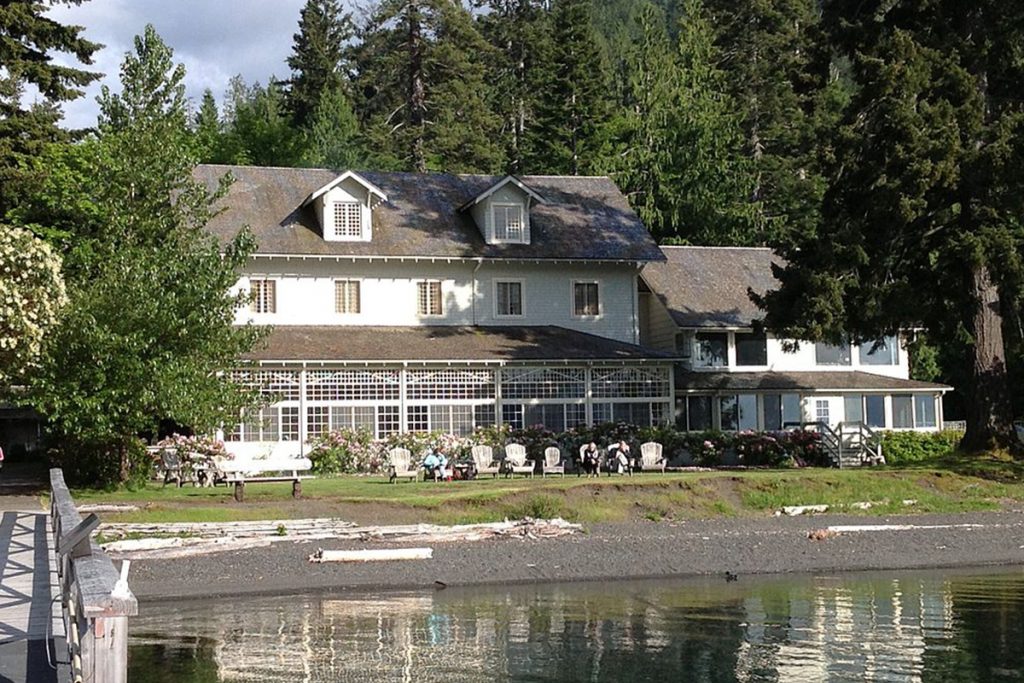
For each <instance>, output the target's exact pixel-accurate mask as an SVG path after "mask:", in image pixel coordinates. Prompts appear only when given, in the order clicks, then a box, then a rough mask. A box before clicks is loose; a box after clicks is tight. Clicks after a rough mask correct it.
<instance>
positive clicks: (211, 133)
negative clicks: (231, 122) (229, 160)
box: [192, 88, 223, 163]
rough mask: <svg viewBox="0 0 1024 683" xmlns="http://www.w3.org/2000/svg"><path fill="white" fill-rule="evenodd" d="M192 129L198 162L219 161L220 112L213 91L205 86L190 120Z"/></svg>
mask: <svg viewBox="0 0 1024 683" xmlns="http://www.w3.org/2000/svg"><path fill="white" fill-rule="evenodd" d="M192 129H193V133H194V135H195V144H196V154H197V158H198V159H199V161H200V162H203V163H219V162H221V161H223V159H221V158H220V152H221V135H222V132H223V131H222V130H221V123H220V114H219V113H218V112H217V101H216V100H215V99H214V98H213V93H212V92H210V89H209V88H207V89H206V90H205V91H203V99H202V100H201V101H200V104H199V111H197V112H196V115H195V119H194V120H193V122H192Z"/></svg>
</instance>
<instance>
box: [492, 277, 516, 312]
mask: <svg viewBox="0 0 1024 683" xmlns="http://www.w3.org/2000/svg"><path fill="white" fill-rule="evenodd" d="M494 306H495V314H496V315H498V316H521V315H522V314H523V283H522V282H514V281H513V282H495V283H494Z"/></svg>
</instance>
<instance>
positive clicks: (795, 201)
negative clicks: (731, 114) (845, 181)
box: [707, 0, 828, 239]
mask: <svg viewBox="0 0 1024 683" xmlns="http://www.w3.org/2000/svg"><path fill="white" fill-rule="evenodd" d="M818 4H819V3H818V2H817V0H760V1H758V2H735V1H734V0H708V2H707V7H708V11H709V14H710V16H711V17H712V21H713V25H714V26H715V29H716V45H717V47H718V54H719V60H720V62H719V67H720V69H721V71H722V73H723V75H724V76H725V78H724V81H723V84H724V86H725V87H726V89H727V91H728V92H729V94H730V95H731V96H732V98H733V100H734V101H735V102H736V104H737V105H738V107H739V109H740V111H741V112H742V125H743V134H744V137H745V151H746V154H747V155H748V156H749V157H750V159H751V160H752V161H753V169H754V178H755V183H754V187H753V193H752V197H751V200H752V201H754V202H756V203H758V205H759V206H760V207H761V209H762V220H763V222H764V224H765V225H766V228H767V230H768V231H769V233H770V234H772V235H776V236H777V238H778V239H787V235H788V234H789V233H796V234H797V235H800V234H810V233H813V232H814V229H815V227H816V225H817V222H818V219H819V216H820V205H821V196H822V194H823V193H824V179H823V177H822V174H821V168H820V164H819V163H818V159H817V154H816V142H817V139H816V130H815V125H814V124H815V117H814V108H815V104H816V103H817V102H818V100H817V98H816V94H817V91H818V90H819V89H820V88H821V87H822V86H823V85H824V80H825V78H824V77H825V75H827V68H828V63H827V61H825V60H819V61H825V63H823V64H820V63H815V57H816V56H817V55H818V54H819V50H818V49H817V47H818V44H817V39H816V38H817V35H818V30H819V22H820V11H819V9H818ZM826 58H827V55H826Z"/></svg>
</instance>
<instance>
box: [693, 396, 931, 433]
mask: <svg viewBox="0 0 1024 683" xmlns="http://www.w3.org/2000/svg"><path fill="white" fill-rule="evenodd" d="M759 396H760V398H761V406H762V409H763V417H762V418H761V419H759V416H758V397H759ZM715 401H717V402H718V405H717V407H718V417H719V424H718V425H716V424H715V420H714V408H715V405H714V402H715ZM935 401H936V399H935V397H934V396H931V395H927V394H913V395H912V394H893V395H892V396H891V402H892V419H891V420H888V419H887V415H886V410H885V396H884V395H882V394H847V395H846V396H844V397H843V416H842V421H843V422H863V423H864V424H866V425H867V426H868V427H871V428H873V429H915V428H916V429H934V428H935V427H936V426H937V424H938V420H937V415H936V410H935V408H936V406H935ZM832 405H833V404H832V402H831V401H830V400H828V399H827V398H821V399H815V400H814V404H813V415H812V417H813V420H812V421H814V422H824V423H826V424H829V425H831V424H833V419H834V418H836V417H838V416H835V415H833V414H832ZM805 421H806V420H805V417H804V413H803V410H802V409H801V399H800V395H799V394H735V395H729V396H718V397H715V396H687V397H685V398H684V399H680V401H679V405H678V408H677V416H676V424H677V426H678V427H679V428H680V429H685V430H689V431H695V432H696V431H705V430H709V429H721V430H723V431H737V430H738V431H742V430H747V429H749V430H758V429H763V430H768V431H777V430H780V429H785V428H787V427H792V426H795V425H798V424H800V423H803V422H805ZM836 421H839V420H836Z"/></svg>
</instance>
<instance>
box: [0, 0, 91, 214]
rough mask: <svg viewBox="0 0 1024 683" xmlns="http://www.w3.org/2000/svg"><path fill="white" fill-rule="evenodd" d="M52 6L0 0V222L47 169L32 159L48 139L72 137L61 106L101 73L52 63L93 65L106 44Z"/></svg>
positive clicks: (67, 0) (73, 0)
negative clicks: (32, 93) (56, 15)
mask: <svg viewBox="0 0 1024 683" xmlns="http://www.w3.org/2000/svg"><path fill="white" fill-rule="evenodd" d="M81 1H82V0H64V1H63V2H61V0H55V1H54V2H51V3H48V4H57V3H60V4H76V5H77V4H81ZM47 9H48V8H47V3H43V2H40V0H9V1H8V2H4V3H0V220H3V218H4V216H6V215H7V212H8V211H10V210H11V209H12V208H14V206H15V205H16V204H17V203H18V202H19V201H21V200H22V199H23V198H24V196H25V194H26V193H27V192H30V191H31V185H32V184H34V183H37V182H38V181H39V179H40V176H41V175H42V174H43V173H44V171H45V169H43V168H41V167H40V166H39V165H38V164H31V163H29V161H30V160H31V159H32V158H33V157H36V156H38V155H39V154H40V153H41V152H42V150H43V148H44V147H45V146H46V145H47V144H48V143H50V142H54V141H57V140H66V139H67V138H68V135H67V133H66V132H65V131H63V130H61V129H60V128H59V127H58V125H57V123H58V121H60V118H61V112H60V104H61V103H63V102H69V101H71V100H74V99H76V98H78V97H81V96H82V88H83V87H85V86H86V85H88V84H89V83H92V82H93V81H95V80H96V79H98V78H99V77H100V75H101V74H98V73H93V72H90V71H85V70H83V69H79V68H75V67H73V66H67V65H62V64H59V63H55V62H54V61H53V56H54V53H58V52H60V53H65V54H67V55H70V56H71V57H73V58H74V59H75V60H77V61H78V62H80V63H81V64H84V65H89V64H92V58H93V54H94V53H95V52H96V50H98V49H99V48H100V47H101V46H100V45H99V44H97V43H93V42H91V41H88V40H86V39H85V38H83V37H82V31H83V29H82V27H81V26H65V25H63V24H60V23H58V22H56V21H54V20H53V19H51V18H49V17H48V16H47V15H46V13H47ZM26 86H32V87H33V88H35V90H36V91H38V99H37V101H36V102H35V103H34V104H31V105H28V106H25V104H24V102H23V97H22V96H23V94H24V93H25V87H26Z"/></svg>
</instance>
